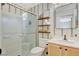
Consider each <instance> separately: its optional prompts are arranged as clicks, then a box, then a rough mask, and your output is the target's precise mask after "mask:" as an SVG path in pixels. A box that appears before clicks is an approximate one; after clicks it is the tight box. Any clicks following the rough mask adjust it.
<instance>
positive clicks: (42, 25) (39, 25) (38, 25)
mask: <svg viewBox="0 0 79 59" xmlns="http://www.w3.org/2000/svg"><path fill="white" fill-rule="evenodd" d="M38 26H50V25H38Z"/></svg>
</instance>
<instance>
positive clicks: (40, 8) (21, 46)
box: [0, 3, 79, 56]
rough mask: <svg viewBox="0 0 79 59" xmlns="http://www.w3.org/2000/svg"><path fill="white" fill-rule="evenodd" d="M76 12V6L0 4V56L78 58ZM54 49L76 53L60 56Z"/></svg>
mask: <svg viewBox="0 0 79 59" xmlns="http://www.w3.org/2000/svg"><path fill="white" fill-rule="evenodd" d="M78 10H79V4H78V3H0V49H1V51H0V52H1V53H0V55H1V56H65V55H66V56H77V55H78V56H79V53H78V52H79V46H78V45H79V40H78V39H79V38H78V36H79V29H78V28H79V25H78V24H79V20H78V18H79V17H78V14H79V12H78ZM55 44H56V45H55ZM56 46H58V47H60V50H61V49H62V50H63V51H64V50H66V51H68V52H70V50H68V49H70V48H72V49H73V48H74V49H73V50H75V49H77V50H76V51H74V52H73V50H71V51H72V52H70V53H66V52H65V51H64V53H63V52H62V53H61V54H60V52H59V53H56V52H54V51H55V50H57V47H56ZM66 48H67V49H66ZM54 49H55V50H54ZM71 53H73V54H71Z"/></svg>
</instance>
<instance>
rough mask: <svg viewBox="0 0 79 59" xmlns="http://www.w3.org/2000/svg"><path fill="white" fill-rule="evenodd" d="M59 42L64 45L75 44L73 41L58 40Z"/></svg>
mask: <svg viewBox="0 0 79 59" xmlns="http://www.w3.org/2000/svg"><path fill="white" fill-rule="evenodd" d="M58 42H62V43H74V42H73V41H70V40H58Z"/></svg>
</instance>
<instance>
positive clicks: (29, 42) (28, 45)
mask: <svg viewBox="0 0 79 59" xmlns="http://www.w3.org/2000/svg"><path fill="white" fill-rule="evenodd" d="M25 16H26V17H25V18H26V19H25V18H23V39H22V55H30V51H31V49H32V48H34V47H35V46H36V33H37V30H36V29H37V28H36V27H37V22H36V16H34V15H32V14H29V13H26V15H25Z"/></svg>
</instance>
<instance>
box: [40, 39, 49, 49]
mask: <svg viewBox="0 0 79 59" xmlns="http://www.w3.org/2000/svg"><path fill="white" fill-rule="evenodd" d="M48 40H49V39H46V38H40V39H39V46H40V47H43V48H45V47H46V46H47V45H46V44H48Z"/></svg>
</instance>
